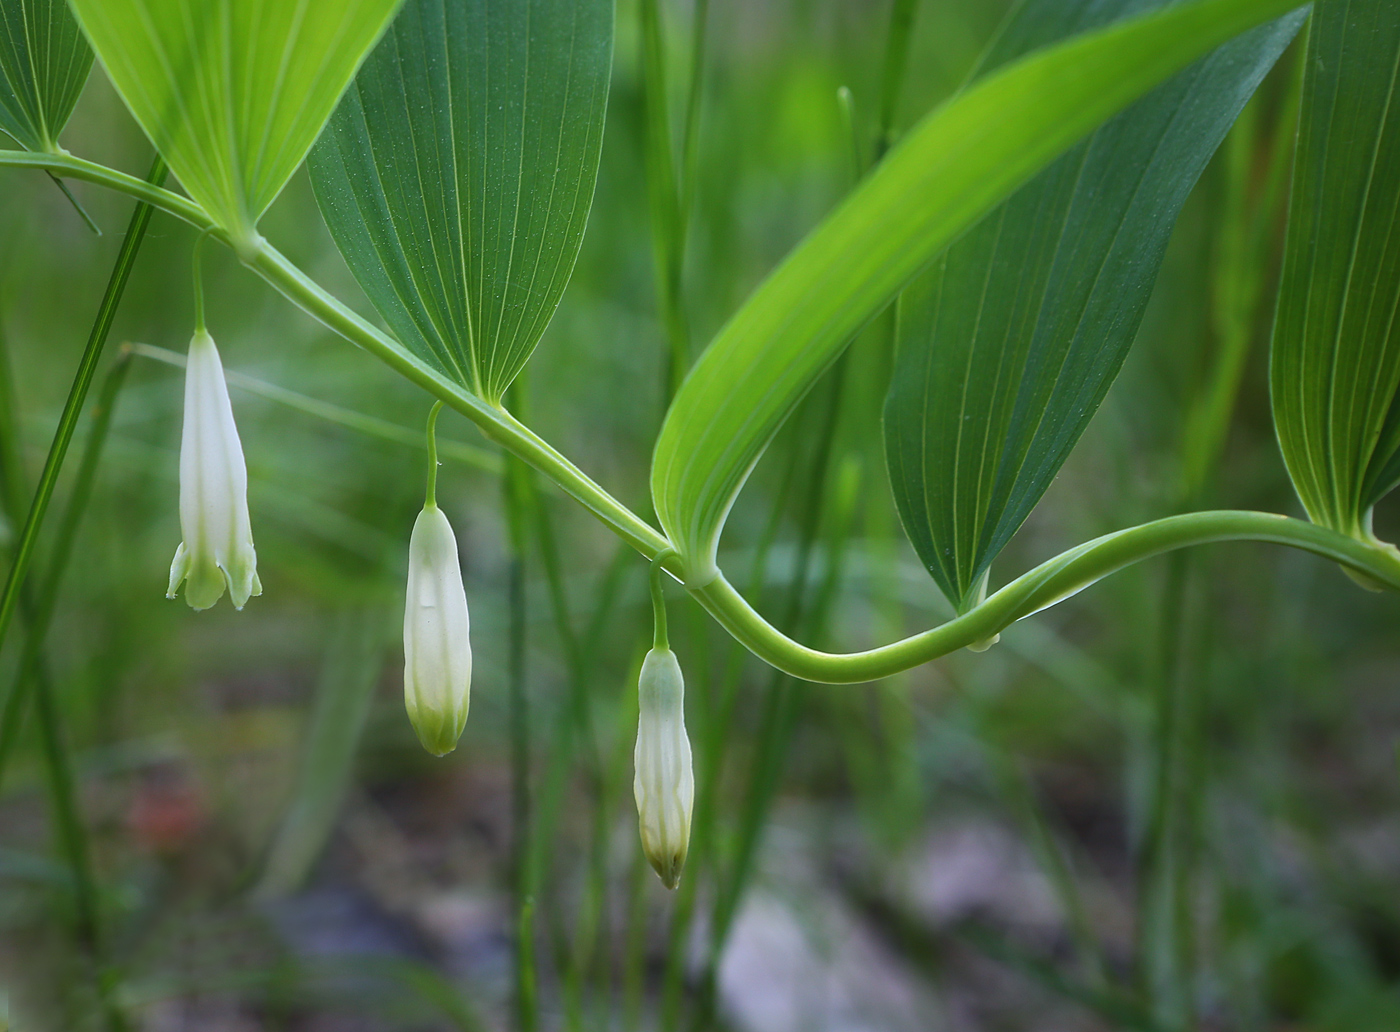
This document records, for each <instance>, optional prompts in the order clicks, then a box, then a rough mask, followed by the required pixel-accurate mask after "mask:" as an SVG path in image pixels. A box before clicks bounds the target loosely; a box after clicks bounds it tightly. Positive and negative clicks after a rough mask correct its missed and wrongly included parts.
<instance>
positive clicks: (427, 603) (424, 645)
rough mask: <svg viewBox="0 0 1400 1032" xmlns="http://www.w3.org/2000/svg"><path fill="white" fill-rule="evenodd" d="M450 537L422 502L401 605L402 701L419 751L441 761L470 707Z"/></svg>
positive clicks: (468, 651)
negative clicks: (424, 750)
mask: <svg viewBox="0 0 1400 1032" xmlns="http://www.w3.org/2000/svg"><path fill="white" fill-rule="evenodd" d="M470 630H471V625H470V621H469V620H468V617H467V593H466V590H465V589H464V588H463V587H462V567H461V566H460V565H459V563H458V560H457V538H456V536H455V535H454V534H453V533H452V525H451V524H450V523H448V522H447V517H446V516H444V515H443V513H442V510H441V509H439V508H438V507H437V506H436V505H434V504H433V503H431V502H429V503H428V504H427V505H425V506H423V511H422V512H420V513H419V514H418V520H417V522H415V523H414V524H413V537H412V538H410V539H409V543H408V599H407V601H406V603H405V604H404V610H403V660H404V662H403V698H404V705H405V706H407V707H408V719H409V720H411V721H412V722H413V729H414V730H415V731H417V732H418V740H419V741H420V742H422V743H423V748H424V749H427V750H428V752H430V753H432V754H433V755H434V756H445V755H447V754H448V753H450V752H451V751H452V750H453V749H455V748H457V739H458V738H459V737H461V734H462V728H463V727H465V726H466V723H467V706H468V703H469V702H470V701H471V695H470V693H471V685H472V647H471V641H470V639H469V632H470Z"/></svg>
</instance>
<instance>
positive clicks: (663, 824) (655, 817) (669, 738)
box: [632, 648, 695, 889]
mask: <svg viewBox="0 0 1400 1032" xmlns="http://www.w3.org/2000/svg"><path fill="white" fill-rule="evenodd" d="M637 702H638V715H637V749H636V753H635V754H634V762H635V764H636V775H635V777H634V779H633V781H632V793H633V795H635V796H636V799H637V817H638V822H639V824H640V827H641V833H642V851H643V852H645V853H646V855H647V859H648V860H650V861H651V866H652V867H653V868H655V869H656V873H657V874H658V875H660V876H661V881H662V883H663V884H664V885H665V886H666V888H668V889H674V888H675V887H676V885H677V884H678V883H679V882H680V880H681V868H683V867H684V866H685V855H686V853H687V852H688V851H689V849H690V814H691V810H692V807H693V806H694V803H695V777H694V775H693V774H692V772H691V767H690V739H689V738H688V737H687V736H686V733H685V680H684V678H682V677H681V665H680V664H679V663H678V662H676V654H675V653H674V652H672V651H671V650H670V649H668V648H654V649H652V650H651V651H650V652H648V653H647V655H646V659H645V660H643V661H642V675H641V677H640V678H639V679H638V681H637Z"/></svg>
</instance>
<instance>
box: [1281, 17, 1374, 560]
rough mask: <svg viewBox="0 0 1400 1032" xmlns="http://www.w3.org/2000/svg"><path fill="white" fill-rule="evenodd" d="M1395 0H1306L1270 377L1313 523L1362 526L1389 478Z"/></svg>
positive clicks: (1361, 532) (1353, 531)
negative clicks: (1308, 23)
mask: <svg viewBox="0 0 1400 1032" xmlns="http://www.w3.org/2000/svg"><path fill="white" fill-rule="evenodd" d="M1397 75H1400V4H1396V3H1395V2H1394V0H1320V2H1318V3H1317V4H1315V5H1314V11H1313V24H1312V29H1311V34H1310V37H1309V41H1308V62H1307V75H1306V77H1305V78H1304V81H1303V108H1302V114H1301V121H1300V127H1299V134H1298V149H1297V154H1296V156H1295V158H1294V167H1293V194H1292V198H1291V201H1290V203H1289V213H1288V241H1287V244H1286V245H1285V248H1284V260H1283V276H1282V279H1281V282H1280V285H1279V302H1278V314H1277V317H1276V318H1275V321H1274V338H1273V351H1272V356H1271V363H1270V388H1271V393H1272V396H1273V406H1274V424H1275V426H1276V428H1277V430H1278V439H1279V445H1280V447H1281V448H1282V450H1283V458H1284V462H1285V463H1286V464H1287V466H1288V473H1289V475H1290V476H1291V477H1292V478H1293V486H1294V487H1295V488H1297V490H1298V497H1299V498H1301V499H1302V501H1303V506H1304V507H1305V508H1306V509H1307V511H1308V515H1309V516H1310V517H1311V518H1312V519H1313V521H1314V522H1316V523H1320V524H1322V525H1323V526H1327V527H1331V528H1333V529H1334V530H1339V531H1342V532H1343V533H1345V534H1350V535H1352V536H1354V537H1357V538H1360V539H1362V540H1368V539H1370V536H1371V532H1370V523H1371V507H1372V506H1373V505H1375V503H1376V501H1377V500H1378V499H1379V498H1380V497H1381V496H1382V495H1384V494H1385V493H1386V492H1387V491H1389V490H1390V489H1391V488H1392V487H1394V486H1395V483H1396V481H1397V479H1400V457H1398V456H1397V450H1398V449H1400V413H1397V411H1396V388H1397V386H1400V85H1397Z"/></svg>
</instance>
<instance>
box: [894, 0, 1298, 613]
mask: <svg viewBox="0 0 1400 1032" xmlns="http://www.w3.org/2000/svg"><path fill="white" fill-rule="evenodd" d="M1160 6H1162V5H1161V3H1160V0H1109V2H1104V0H1030V2H1028V3H1025V4H1022V5H1021V6H1020V7H1018V8H1017V9H1016V10H1015V12H1014V14H1013V15H1012V16H1011V17H1010V19H1009V21H1008V23H1007V24H1006V26H1005V28H1004V30H1003V32H1002V33H1001V35H1000V36H999V38H998V40H997V41H996V43H995V44H994V45H993V47H992V49H991V51H990V52H989V53H988V55H987V57H986V58H985V60H984V62H983V68H984V72H985V71H986V70H991V69H995V68H997V67H1000V66H1002V65H1004V64H1006V63H1007V62H1008V61H1011V60H1014V59H1016V58H1018V57H1020V56H1022V55H1023V54H1024V53H1027V52H1029V51H1031V50H1033V49H1035V48H1037V47H1041V46H1044V45H1046V44H1047V43H1052V42H1055V41H1057V40H1060V39H1064V38H1066V37H1069V36H1071V35H1074V34H1076V33H1080V32H1084V31H1087V30H1089V29H1094V28H1098V27H1101V26H1103V25H1105V24H1107V23H1110V22H1112V21H1114V20H1117V19H1120V18H1122V17H1125V16H1130V15H1133V14H1138V13H1141V11H1142V10H1143V9H1144V7H1147V8H1153V7H1160ZM1304 17H1305V15H1304V14H1303V13H1302V12H1295V13H1293V14H1290V15H1287V16H1286V17H1284V18H1281V19H1279V20H1278V21H1276V22H1274V23H1272V24H1270V25H1266V26H1262V27H1260V28H1258V29H1254V30H1252V31H1250V32H1248V33H1246V34H1244V35H1242V36H1240V37H1238V38H1236V39H1234V40H1231V41H1230V42H1229V43H1226V44H1224V45H1223V46H1221V47H1220V48H1218V49H1217V50H1215V51H1214V52H1212V53H1211V54H1209V55H1208V56H1206V57H1204V58H1202V59H1201V60H1199V61H1197V62H1195V63H1194V64H1192V65H1191V66H1190V67H1189V68H1187V69H1186V70H1185V71H1182V72H1180V73H1179V74H1178V75H1176V76H1174V77H1173V78H1172V79H1170V80H1169V81H1167V82H1165V83H1163V84H1162V85H1161V86H1159V87H1157V88H1156V89H1155V90H1153V91H1152V92H1151V93H1149V94H1148V95H1147V96H1146V97H1144V98H1142V99H1141V100H1140V101H1138V102H1137V103H1136V104H1133V105H1132V106H1131V107H1129V108H1127V109H1126V110H1124V111H1123V112H1121V113H1120V114H1118V115H1117V116H1115V117H1114V118H1113V119H1112V120H1110V121H1109V122H1108V123H1106V124H1105V125H1103V126H1102V127H1101V128H1100V129H1098V130H1097V131H1096V132H1095V133H1094V134H1093V135H1092V136H1091V137H1089V138H1088V139H1087V140H1085V141H1083V142H1081V143H1080V144H1078V145H1076V146H1075V147H1074V148H1073V149H1071V150H1070V151H1069V152H1068V153H1066V154H1065V155H1063V156H1062V157H1060V158H1059V159H1057V160H1056V161H1055V162H1054V163H1053V164H1052V165H1051V166H1050V167H1049V168H1047V169H1046V170H1045V171H1044V172H1042V173H1040V175H1038V176H1037V177H1036V178H1035V179H1033V180H1032V181H1031V182H1029V183H1027V184H1026V185H1025V186H1024V187H1022V188H1021V189H1020V190H1018V191H1017V192H1016V194H1015V195H1013V196H1012V197H1011V198H1010V199H1008V200H1007V201H1006V203H1005V204H1003V205H1001V206H1000V207H999V208H997V209H996V210H995V211H993V212H992V213H991V214H989V215H988V216H987V217H986V218H984V219H983V220H982V221H981V222H980V223H978V224H977V226H976V227H974V228H973V229H972V230H971V231H970V232H969V233H967V234H966V235H965V236H964V237H962V239H960V240H959V241H958V242H957V243H955V244H954V245H953V246H952V247H950V248H949V249H948V250H947V251H945V252H944V254H943V255H942V256H940V257H939V258H938V259H937V260H936V261H935V262H934V263H933V265H932V267H931V268H930V269H929V270H928V271H927V272H925V273H923V274H921V275H920V276H919V277H918V278H917V279H915V281H914V282H913V283H912V284H911V285H910V287H909V289H908V290H906V291H905V292H904V294H903V295H902V296H901V298H900V302H899V319H898V327H899V328H898V346H897V353H896V360H895V369H894V375H893V377H892V378H891V381H890V391H889V397H888V399H887V402H886V406H885V446H886V456H887V461H888V465H889V471H890V483H891V487H892V488H893V491H894V497H895V502H896V505H897V507H898V509H899V513H900V516H901V518H902V519H903V522H904V526H905V529H906V531H907V532H908V534H909V538H910V540H911V541H912V542H913V544H914V548H915V550H916V551H917V552H918V554H919V556H920V558H921V559H922V560H923V562H924V566H925V568H926V569H927V570H928V571H929V572H930V574H931V575H932V576H933V578H934V580H935V581H936V582H937V583H938V585H939V587H940V588H941V589H942V590H943V592H944V594H946V595H947V596H948V598H949V600H950V601H952V602H953V603H954V605H956V606H958V607H959V608H965V607H966V606H967V605H970V604H972V603H974V602H975V601H976V597H975V596H976V595H977V592H978V590H979V580H980V579H981V578H982V577H983V575H984V574H985V573H986V571H987V569H988V567H989V565H990V564H991V561H992V559H993V558H995V556H996V555H997V553H998V552H1000V551H1001V549H1002V548H1003V547H1004V546H1005V545H1006V542H1007V541H1008V540H1009V539H1010V538H1011V535H1012V534H1013V533H1015V531H1016V529H1017V528H1018V527H1019V526H1020V525H1021V523H1022V522H1023V521H1024V520H1025V518H1026V516H1027V515H1028V514H1029V513H1030V511H1031V509H1032V508H1033V507H1034V506H1035V504H1036V502H1038V501H1039V500H1040V497H1041V495H1043V494H1044V493H1045V489H1046V488H1047V487H1049V485H1050V482H1051V480H1052V479H1053V478H1054V476H1055V474H1056V473H1057V472H1058V471H1059V468H1060V466H1061V465H1063V463H1064V461H1065V459H1066V458H1068V456H1069V453H1070V450H1071V449H1072V448H1073V447H1074V444H1075V442H1077V441H1078V440H1079V437H1080V435H1081V434H1082V433H1083V431H1084V428H1085V427H1086V426H1087V425H1088V422H1089V420H1090V418H1091V417H1092V416H1093V414H1094V412H1096V411H1097V410H1098V407H1099V404H1100V403H1101V402H1102V401H1103V398H1104V395H1105V393H1106V392H1107V391H1108V388H1109V385H1110V384H1111V383H1112V382H1113V379H1114V377H1115V376H1116V375H1117V374H1118V370H1119V369H1120V368H1121V367H1122V364H1123V360H1124V358H1125V357H1126V356H1127V353H1128V349H1129V347H1130V346H1131V344H1132V342H1133V338H1134V336H1135V335H1136V333H1137V329H1138V326H1139V324H1140V323H1141V320H1142V313H1143V310H1144V308H1145V307H1146V304H1147V299H1148V296H1149V294H1150V293H1151V291H1152V285H1153V283H1154V281H1155V280H1156V276H1157V271H1158V268H1159V267H1160V266H1161V262H1162V257H1163V254H1164V253H1165V251H1166V246H1167V240H1168V238H1169V237H1170V236H1171V232H1172V227H1173V225H1174V224H1175V222H1176V218H1177V215H1178V214H1179V213H1180V211H1181V206H1182V204H1183V203H1184V202H1185V200H1186V197H1187V195H1188V194H1189V193H1190V191H1191V188H1192V187H1193V186H1194V184H1195V182H1196V180H1197V179H1198V178H1199V177H1200V174H1201V172H1202V170H1203V169H1204V168H1205V165H1206V162H1207V161H1209V160H1210V157H1211V155H1212V154H1213V153H1214V152H1215V149H1216V148H1217V147H1218V146H1219V145H1220V141H1221V140H1222V139H1223V138H1224V136H1225V133H1226V132H1227V131H1228V129H1229V127H1230V125H1231V124H1232V123H1233V122H1234V120H1235V118H1236V117H1237V116H1238V114H1239V112H1240V109H1241V108H1242V107H1243V106H1244V104H1245V102H1246V101H1247V100H1248V99H1249V97H1250V95H1251V94H1252V93H1253V92H1254V90H1255V88H1256V87H1257V86H1258V84H1259V81H1260V79H1262V78H1263V76H1264V75H1265V73H1266V72H1267V71H1268V70H1269V68H1271V67H1272V66H1273V64H1274V62H1275V61H1276V60H1277V59H1278V57H1279V55H1280V54H1281V53H1282V52H1283V49H1284V48H1285V47H1286V46H1287V45H1288V42H1289V41H1290V40H1291V39H1292V38H1293V36H1294V35H1295V34H1296V33H1297V31H1298V28H1299V26H1301V25H1302V23H1303V20H1304Z"/></svg>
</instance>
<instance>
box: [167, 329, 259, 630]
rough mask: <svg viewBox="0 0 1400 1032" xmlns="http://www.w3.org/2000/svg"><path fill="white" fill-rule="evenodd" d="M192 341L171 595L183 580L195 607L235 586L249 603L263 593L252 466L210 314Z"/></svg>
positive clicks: (236, 600)
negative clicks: (209, 326)
mask: <svg viewBox="0 0 1400 1032" xmlns="http://www.w3.org/2000/svg"><path fill="white" fill-rule="evenodd" d="M198 322H199V324H200V325H199V327H198V329H196V330H195V334H194V337H193V339H191V340H190V355H189V364H188V365H187V366H186V369H185V422H184V430H183V432H182V434H181V438H180V531H181V534H182V535H183V537H184V540H183V541H181V542H180V547H179V548H178V549H176V550H175V561H174V562H173V563H171V564H170V586H169V588H168V589H166V597H167V598H174V597H175V594H176V592H177V591H178V590H179V588H180V585H181V583H183V584H184V585H185V601H186V602H188V603H189V604H190V608H191V609H208V608H209V607H210V606H212V605H213V604H214V603H215V602H217V601H219V599H220V598H222V597H223V594H224V589H225V588H227V589H228V593H229V597H230V598H231V599H232V600H233V604H234V607H235V608H237V609H242V608H243V606H244V604H245V603H246V602H247V601H248V598H249V597H250V596H252V595H261V594H262V583H261V582H260V581H259V580H258V557H257V553H256V552H254V550H253V531H252V528H251V526H250V524H249V521H248V469H247V466H246V465H245V464H244V462H243V445H242V443H241V442H240V441H239V439H238V427H237V426H236V425H235V424H234V421H233V406H232V404H231V403H230V402H229V397H228V385H227V384H226V383H225V382H224V367H223V364H222V363H221V362H220V361H219V350H218V348H216V347H215V346H214V338H212V337H211V336H209V334H208V332H207V331H206V330H205V329H204V326H203V320H202V319H201V320H198Z"/></svg>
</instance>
